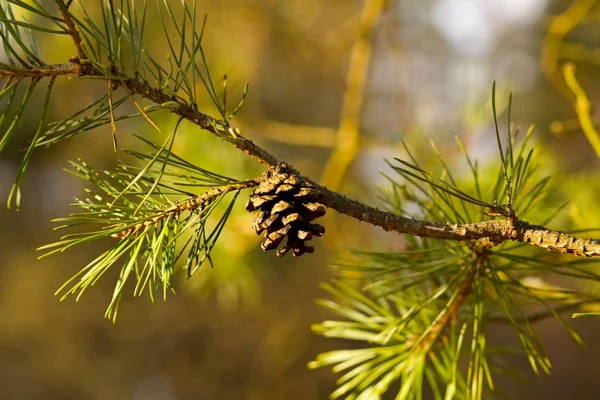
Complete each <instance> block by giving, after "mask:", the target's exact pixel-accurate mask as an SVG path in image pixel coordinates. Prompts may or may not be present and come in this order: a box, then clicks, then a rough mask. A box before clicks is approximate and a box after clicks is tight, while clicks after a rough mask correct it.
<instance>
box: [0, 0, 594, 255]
mask: <svg viewBox="0 0 600 400" xmlns="http://www.w3.org/2000/svg"><path fill="white" fill-rule="evenodd" d="M56 1H57V2H58V3H59V4H61V6H60V7H61V12H62V13H63V17H64V19H65V23H67V26H68V27H69V29H70V30H71V32H70V34H71V36H72V37H73V41H74V43H75V46H76V47H77V49H78V53H79V54H80V59H78V58H73V59H71V60H70V62H68V63H65V64H54V65H45V66H42V67H38V68H14V69H1V68H0V76H8V77H16V78H28V77H29V78H41V77H56V76H61V75H78V76H96V77H105V79H111V80H112V81H113V83H114V84H115V85H117V86H123V87H124V88H125V89H126V90H127V91H128V92H129V93H135V94H138V95H140V96H141V97H143V98H146V99H148V100H150V101H152V102H154V103H156V104H159V105H164V107H165V108H168V109H169V110H170V111H171V112H172V113H174V114H176V115H178V116H180V117H182V118H184V119H186V120H188V121H190V122H192V123H193V124H195V125H197V126H198V127H200V128H201V129H203V130H206V131H208V132H210V133H212V134H214V135H216V136H217V137H219V138H221V139H223V140H226V141H228V142H230V143H232V144H233V145H234V146H235V147H237V148H238V149H239V150H241V151H242V152H244V153H245V154H246V155H248V156H249V157H251V158H253V159H254V160H256V161H258V162H259V163H261V164H262V165H264V166H265V167H270V168H286V169H289V171H290V173H293V174H294V175H296V176H297V177H298V178H299V179H301V180H302V181H303V182H304V183H305V184H306V185H308V186H311V187H313V188H315V189H316V191H318V193H319V195H318V196H319V201H320V202H321V203H322V204H323V205H325V206H327V207H329V208H331V209H334V210H336V211H338V212H339V213H342V214H345V215H348V216H349V217H352V218H354V219H357V220H359V221H363V222H366V223H368V224H371V225H375V226H379V227H381V228H383V229H384V230H386V231H395V232H398V233H405V234H409V235H415V236H420V237H426V238H432V239H444V240H455V241H465V240H477V239H482V238H490V239H491V240H493V241H494V242H502V241H504V240H513V241H518V242H524V243H529V244H531V245H534V246H538V247H542V248H545V249H548V250H552V251H556V252H560V253H570V254H574V255H578V256H586V257H600V240H597V239H587V238H577V237H574V236H571V235H568V234H566V233H564V232H560V231H553V230H550V229H547V228H545V227H542V226H537V225H532V224H529V223H528V222H525V221H521V220H519V219H518V218H517V217H516V216H508V217H503V218H500V219H496V220H489V221H483V222H476V223H471V224H442V223H438V222H430V221H421V220H415V219H412V218H406V217H403V216H400V215H396V214H393V213H391V212H388V211H384V210H379V209H377V208H373V207H370V206H368V205H365V204H363V203H360V202H358V201H356V200H352V199H349V198H347V197H345V196H343V195H341V194H339V193H337V192H334V191H332V190H329V189H327V188H326V187H324V186H321V185H319V184H317V183H315V182H314V181H312V180H311V179H310V178H308V177H306V176H303V175H302V174H300V173H299V172H298V171H297V170H295V169H293V168H292V167H290V166H288V165H287V164H285V163H282V162H279V160H278V159H277V158H276V157H275V156H274V155H272V154H271V153H269V152H268V151H267V150H265V149H263V148H262V147H260V146H258V145H256V144H255V143H254V142H253V141H251V140H249V139H247V138H245V137H243V136H242V135H240V134H239V132H237V130H235V129H233V128H231V127H229V125H228V124H227V122H224V121H220V120H217V119H215V118H213V117H211V116H209V115H207V114H204V113H202V112H200V111H198V110H197V109H196V108H195V106H193V105H190V104H188V103H186V102H184V101H182V100H180V99H178V98H177V97H174V96H170V95H168V94H166V93H165V92H164V91H162V90H160V89H158V88H156V87H153V86H151V85H150V84H149V83H148V82H145V81H141V80H140V79H138V78H137V77H135V78H132V77H129V76H126V75H125V74H123V73H122V72H120V71H118V70H116V67H114V66H112V67H111V71H112V73H114V74H115V75H117V76H119V77H120V78H121V79H119V80H116V79H114V77H113V78H109V77H106V76H105V75H104V74H103V73H102V72H101V71H98V70H97V69H96V68H95V67H94V66H93V65H92V64H90V63H88V62H86V61H85V59H84V58H82V56H85V54H82V53H83V47H82V45H81V36H80V34H79V33H78V32H77V30H76V27H75V24H74V22H73V21H72V20H71V19H70V17H69V14H68V12H67V10H66V8H65V7H66V6H65V5H64V3H61V1H60V0H56Z"/></svg>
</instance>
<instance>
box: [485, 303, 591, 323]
mask: <svg viewBox="0 0 600 400" xmlns="http://www.w3.org/2000/svg"><path fill="white" fill-rule="evenodd" d="M599 303H600V300H598V299H586V300H580V301H576V302H573V303H569V304H563V305H560V306H557V307H554V308H552V309H549V310H543V311H538V312H532V313H530V314H526V315H524V316H522V317H513V318H514V320H515V321H516V322H519V323H524V322H529V323H531V322H539V321H542V320H544V319H546V318H549V317H553V316H556V315H557V314H561V313H564V312H571V311H579V310H582V307H584V306H590V305H597V304H599ZM488 321H490V322H495V323H511V321H510V320H509V319H508V318H507V317H506V316H504V315H490V316H488Z"/></svg>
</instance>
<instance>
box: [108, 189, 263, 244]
mask: <svg viewBox="0 0 600 400" xmlns="http://www.w3.org/2000/svg"><path fill="white" fill-rule="evenodd" d="M259 184H260V181H259V180H249V181H244V182H239V183H234V184H231V185H225V186H219V187H216V188H213V189H210V190H209V191H207V192H204V193H202V194H199V195H197V196H195V197H192V198H190V199H188V200H185V201H183V202H181V203H178V204H174V205H172V206H170V207H168V208H165V209H164V210H162V211H159V212H158V213H157V214H156V215H155V216H154V217H152V218H150V219H146V220H144V221H142V222H140V223H139V224H137V225H135V226H132V227H129V228H127V229H124V230H122V231H121V232H117V233H114V234H112V235H111V236H112V237H113V238H116V239H122V238H126V237H129V236H132V235H135V234H137V233H138V232H141V231H143V230H144V228H146V227H147V226H150V225H154V224H156V223H157V222H159V221H161V220H165V219H168V218H172V217H174V216H177V215H179V214H181V213H183V212H185V211H190V212H193V211H196V210H203V209H204V208H205V207H206V206H208V205H209V204H211V203H212V202H213V201H215V200H216V199H217V198H218V197H219V196H221V195H222V194H225V193H229V192H239V191H240V190H243V189H248V188H251V187H255V186H258V185H259Z"/></svg>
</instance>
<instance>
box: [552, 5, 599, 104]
mask: <svg viewBox="0 0 600 400" xmlns="http://www.w3.org/2000/svg"><path fill="white" fill-rule="evenodd" d="M596 3H597V0H575V1H574V2H573V3H572V4H571V5H570V6H569V8H568V9H567V10H565V11H564V12H563V13H561V14H558V15H556V16H554V17H552V19H551V20H550V23H549V26H548V29H547V30H546V37H545V39H544V46H543V48H542V56H541V61H540V64H541V68H542V71H543V72H544V74H545V75H546V78H547V79H548V80H549V81H550V82H551V83H552V84H553V85H554V86H555V87H556V88H557V89H558V91H559V92H561V93H562V94H563V96H565V97H567V98H573V93H571V92H570V91H569V90H568V88H567V87H566V85H565V82H564V81H563V79H562V74H561V72H560V70H559V65H558V60H559V57H560V55H561V46H562V45H563V41H564V39H565V37H566V36H567V35H568V34H569V32H571V31H572V30H573V29H574V28H575V27H576V26H577V25H579V24H580V23H581V22H582V21H583V20H584V19H585V18H586V17H587V16H588V15H589V13H590V11H591V10H592V7H594V5H595V4H596Z"/></svg>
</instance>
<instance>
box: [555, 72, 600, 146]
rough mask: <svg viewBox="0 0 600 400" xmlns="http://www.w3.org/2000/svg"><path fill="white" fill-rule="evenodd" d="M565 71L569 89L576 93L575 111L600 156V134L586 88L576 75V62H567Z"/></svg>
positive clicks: (582, 127)
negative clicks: (592, 116)
mask: <svg viewBox="0 0 600 400" xmlns="http://www.w3.org/2000/svg"><path fill="white" fill-rule="evenodd" d="M563 73H564V75H565V81H566V82H567V85H568V86H569V89H571V91H572V92H573V94H575V112H576V113H577V117H578V118H579V123H580V124H581V129H582V130H583V133H585V136H586V137H587V140H588V141H589V142H590V145H591V146H592V148H593V149H594V151H595V152H596V155H597V156H598V157H600V136H599V135H598V132H597V131H596V128H594V124H593V122H592V119H591V117H590V112H591V110H592V105H591V103H590V101H589V99H588V97H587V94H586V93H585V90H583V88H582V87H581V85H580V84H579V82H578V81H577V78H576V77H575V64H573V63H567V64H565V66H564V67H563Z"/></svg>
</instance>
